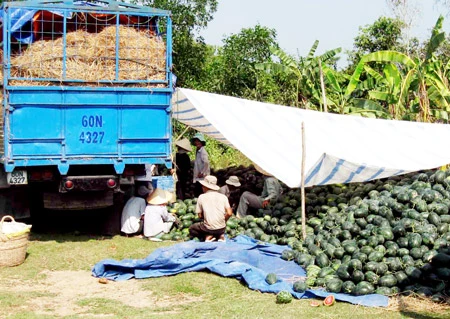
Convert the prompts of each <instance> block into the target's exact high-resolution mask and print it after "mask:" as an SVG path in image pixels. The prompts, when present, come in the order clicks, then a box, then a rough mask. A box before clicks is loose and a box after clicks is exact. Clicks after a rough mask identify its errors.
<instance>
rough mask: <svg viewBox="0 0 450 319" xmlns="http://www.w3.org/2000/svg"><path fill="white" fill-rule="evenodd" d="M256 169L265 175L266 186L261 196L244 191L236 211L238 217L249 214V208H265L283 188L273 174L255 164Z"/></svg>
mask: <svg viewBox="0 0 450 319" xmlns="http://www.w3.org/2000/svg"><path fill="white" fill-rule="evenodd" d="M255 169H256V170H257V171H258V172H259V173H261V174H262V175H263V176H264V187H263V191H262V193H261V196H257V195H255V194H253V193H251V192H244V193H243V194H242V196H241V198H240V199H239V206H238V209H237V212H236V216H237V218H243V217H245V216H247V210H248V208H249V207H252V208H265V207H266V206H267V205H269V204H270V202H271V201H273V202H275V201H277V200H278V198H279V197H280V195H281V193H282V192H283V189H282V188H281V185H280V183H279V182H278V180H277V179H276V178H275V177H273V176H272V175H271V174H269V173H268V172H266V171H265V170H263V169H262V168H261V167H260V166H258V165H256V164H255Z"/></svg>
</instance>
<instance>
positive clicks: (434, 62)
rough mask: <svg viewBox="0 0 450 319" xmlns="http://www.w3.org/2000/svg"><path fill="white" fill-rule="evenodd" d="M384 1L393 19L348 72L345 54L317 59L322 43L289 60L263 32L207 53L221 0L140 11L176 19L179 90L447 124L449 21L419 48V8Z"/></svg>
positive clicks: (223, 152)
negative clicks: (415, 25)
mask: <svg viewBox="0 0 450 319" xmlns="http://www.w3.org/2000/svg"><path fill="white" fill-rule="evenodd" d="M386 1H387V2H388V4H389V5H390V7H391V9H392V12H393V16H394V17H380V18H379V19H378V20H376V21H375V22H374V23H373V24H369V25H365V26H361V27H360V30H359V33H358V34H356V35H355V38H354V47H353V50H350V51H347V52H345V54H346V55H347V56H348V60H349V63H348V65H347V66H346V67H345V68H344V69H338V68H337V61H338V60H339V59H340V58H341V56H342V54H343V53H344V52H342V49H341V48H330V49H329V50H328V51H327V52H325V53H324V54H322V55H317V54H316V49H317V46H318V44H319V40H320V39H318V40H317V41H316V42H315V43H312V44H311V49H310V51H309V53H308V55H307V56H291V55H288V54H287V53H286V52H284V51H283V50H282V49H281V48H280V46H279V44H278V42H277V33H276V30H274V29H270V28H267V27H265V26H262V25H255V26H254V27H252V28H245V29H242V30H241V31H240V32H239V33H237V34H231V35H229V36H227V37H225V38H224V39H223V41H222V42H223V44H222V46H219V47H212V46H208V45H207V44H205V42H204V40H203V39H202V38H201V37H200V36H199V31H200V30H202V29H203V28H206V27H207V25H208V22H209V21H211V20H212V19H213V17H214V13H215V11H216V10H217V5H218V0H192V1H187V0H144V1H143V3H144V4H146V5H149V6H154V7H158V8H163V9H169V10H172V12H173V21H174V24H175V27H174V72H175V73H176V75H177V77H178V83H177V84H178V86H179V87H186V88H192V89H197V90H203V91H208V92H213V93H218V94H224V95H230V96H235V97H239V98H245V99H252V100H258V101H263V102H270V103H276V104H281V105H287V106H292V107H300V108H305V109H311V110H317V111H328V112H334V113H341V114H349V115H355V116H365V117H376V118H383V119H394V120H408V121H421V122H432V123H448V121H449V112H450V104H449V103H450V84H449V74H450V63H449V57H450V46H449V44H448V43H449V42H448V35H446V34H445V32H444V31H443V29H442V23H443V20H444V17H443V16H441V17H440V18H439V19H438V20H437V21H436V24H435V26H434V28H433V30H432V32H431V33H430V36H429V38H428V39H427V40H425V41H422V42H421V41H419V40H418V39H416V38H411V37H410V36H409V33H410V32H409V30H410V28H411V25H412V20H413V19H414V17H415V16H417V12H416V10H417V9H415V8H414V5H413V4H414V1H407V0H386ZM434 2H435V3H440V4H444V5H446V7H448V5H449V4H450V3H448V1H447V0H435V1H434ZM430 5H432V4H431V3H430ZM321 74H322V76H323V82H324V87H323V88H322V87H321V81H320V77H321ZM322 93H324V95H325V97H326V99H323V94H322ZM174 127H175V136H177V135H179V134H180V133H181V132H183V131H184V129H185V128H184V127H183V126H182V125H179V124H176V125H174ZM190 133H192V132H190V131H189V130H188V136H189V134H190ZM207 150H208V152H209V153H210V157H211V161H212V163H213V165H214V166H215V167H223V166H228V165H234V164H237V163H240V160H239V161H236V160H235V159H236V158H239V159H245V157H243V156H242V155H238V152H237V151H236V150H229V149H227V148H226V147H223V146H221V145H219V144H217V143H214V142H212V143H209V145H208V147H207Z"/></svg>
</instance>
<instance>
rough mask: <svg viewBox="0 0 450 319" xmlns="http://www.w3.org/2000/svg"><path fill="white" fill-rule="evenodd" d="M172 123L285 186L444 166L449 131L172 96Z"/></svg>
mask: <svg viewBox="0 0 450 319" xmlns="http://www.w3.org/2000/svg"><path fill="white" fill-rule="evenodd" d="M172 102H173V103H172V105H173V117H174V118H175V119H177V120H178V121H180V122H182V123H184V124H186V125H188V126H190V127H192V128H194V129H196V130H198V131H199V132H202V133H204V134H205V135H208V136H209V137H212V138H215V139H217V140H219V141H221V142H223V143H225V144H227V145H230V146H233V147H235V148H237V149H239V150H240V151H241V152H242V153H243V154H244V155H246V156H247V157H248V158H249V159H250V160H252V161H254V162H255V163H256V164H258V165H260V166H261V167H262V168H263V169H264V170H266V171H268V172H269V173H271V174H273V175H274V176H275V177H277V178H278V179H279V180H281V181H282V182H284V183H285V184H286V185H287V186H289V187H299V186H301V168H302V165H301V163H302V130H301V126H302V122H303V123H304V130H305V147H306V151H305V186H313V185H325V184H334V183H350V182H365V181H370V180H373V179H379V178H385V177H389V176H393V175H400V174H404V173H407V172H413V171H418V170H423V169H431V168H436V167H439V166H442V165H445V164H448V163H450V147H449V146H448V145H447V143H448V141H450V125H447V124H429V123H417V122H406V121H391V120H380V119H369V118H362V117H355V116H348V115H339V114H330V113H322V112H316V111H310V110H303V109H298V108H293V107H286V106H281V105H274V104H268V103H261V102H256V101H249V100H244V99H238V98H233V97H229V96H224V95H217V94H212V93H206V92H200V91H195V90H189V89H177V92H176V93H175V94H174V96H173V101H172Z"/></svg>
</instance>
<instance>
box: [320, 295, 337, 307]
mask: <svg viewBox="0 0 450 319" xmlns="http://www.w3.org/2000/svg"><path fill="white" fill-rule="evenodd" d="M335 302H336V299H335V298H334V296H333V295H329V296H327V297H326V298H325V299H324V301H323V305H324V306H327V307H330V306H332V305H334V304H335Z"/></svg>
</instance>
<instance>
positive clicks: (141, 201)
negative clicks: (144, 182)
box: [120, 186, 151, 236]
mask: <svg viewBox="0 0 450 319" xmlns="http://www.w3.org/2000/svg"><path fill="white" fill-rule="evenodd" d="M150 193H151V190H150V189H149V188H148V187H146V186H140V187H139V188H138V189H137V194H136V195H137V196H132V197H131V198H130V199H129V200H128V201H127V203H126V204H125V206H124V208H123V210H122V217H121V223H120V225H121V228H120V231H121V232H122V233H123V234H125V235H126V236H139V235H140V234H141V233H142V229H143V225H144V221H143V219H144V212H145V207H146V206H147V202H146V200H145V198H146V197H147V196H148V195H149V194H150Z"/></svg>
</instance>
